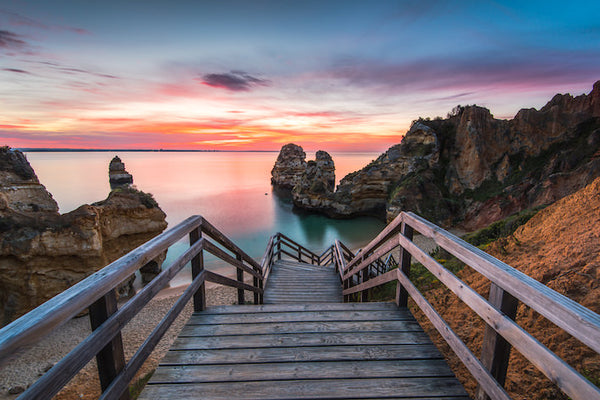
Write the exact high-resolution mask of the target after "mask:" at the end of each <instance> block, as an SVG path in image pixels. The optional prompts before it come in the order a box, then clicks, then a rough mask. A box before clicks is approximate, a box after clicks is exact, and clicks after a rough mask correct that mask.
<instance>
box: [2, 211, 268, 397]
mask: <svg viewBox="0 0 600 400" xmlns="http://www.w3.org/2000/svg"><path fill="white" fill-rule="evenodd" d="M200 232H202V233H205V234H206V236H202V235H201V233H200ZM186 235H189V236H190V247H189V248H188V249H186V250H185V251H184V252H183V254H181V255H180V256H179V257H178V258H177V259H176V260H175V261H173V262H172V263H171V265H169V266H167V267H165V268H164V269H163V270H162V271H161V273H160V274H159V275H158V276H156V277H155V278H154V279H153V280H152V281H151V282H150V283H148V284H147V285H146V286H145V287H144V288H143V289H141V290H140V291H139V292H138V293H137V294H136V295H135V296H134V297H132V298H131V299H130V300H129V301H127V302H126V303H124V304H123V305H122V307H121V308H120V309H117V307H116V303H114V300H110V299H114V289H115V287H116V286H117V285H119V284H120V283H121V282H122V281H124V280H125V279H127V278H129V277H130V276H131V275H132V274H134V273H135V272H136V270H137V269H139V268H140V267H142V266H144V265H145V264H147V263H148V262H149V261H151V260H152V259H154V258H156V256H158V255H159V254H161V253H162V252H164V251H165V250H167V249H168V248H169V247H170V246H171V245H173V244H174V243H176V242H177V241H179V240H181V239H182V238H184V237H185V236H186ZM209 239H210V240H214V241H216V242H217V243H218V244H219V245H220V246H222V247H219V246H217V245H215V244H214V243H212V242H211V241H210V240H209ZM203 251H208V252H210V253H211V254H213V255H215V256H217V257H218V258H220V259H222V260H224V261H225V262H226V263H228V264H229V265H231V266H233V267H235V269H236V270H237V271H238V280H234V279H231V278H228V277H226V276H222V275H219V274H216V273H213V272H211V271H207V270H204V269H203V268H204V262H203V256H202V254H203ZM227 251H229V252H231V253H233V255H234V256H232V255H230V254H228V253H227ZM271 253H272V251H271ZM271 257H272V256H271ZM190 261H191V262H192V267H193V268H192V270H193V280H192V283H191V284H190V285H189V286H188V287H187V288H186V290H185V291H184V292H183V294H182V295H181V296H180V298H179V299H178V300H177V302H176V303H175V305H174V306H173V307H172V308H171V310H170V311H169V312H168V313H167V315H165V317H164V318H163V320H162V321H161V322H160V323H159V324H158V326H157V327H156V328H155V329H154V331H153V332H152V333H151V335H150V336H149V337H148V338H147V339H146V341H145V342H144V344H143V345H142V346H141V347H140V349H138V351H137V352H136V353H135V355H134V356H133V357H132V359H131V360H130V361H129V362H128V363H127V364H125V362H124V360H123V348H122V346H123V345H122V342H121V340H120V335H121V330H122V329H123V327H124V326H125V324H127V323H128V322H129V321H130V320H131V319H132V318H133V317H134V316H135V315H137V314H138V313H139V311H140V310H141V309H142V307H143V306H144V305H145V304H147V303H148V302H149V301H150V300H151V299H152V298H154V296H156V294H157V293H158V292H159V291H160V290H162V289H163V288H164V287H166V285H168V283H169V281H170V280H171V279H172V278H173V277H174V276H175V275H176V274H177V273H178V272H179V271H181V269H182V268H183V267H184V266H185V265H186V264H188V263H189V262H190ZM246 263H247V264H246ZM194 265H196V267H197V269H198V268H199V270H197V271H196V272H194ZM244 272H245V273H248V274H250V275H252V277H253V284H247V283H245V282H244V280H243V273H244ZM240 277H241V278H240ZM205 281H211V282H215V283H219V284H222V285H226V286H231V287H235V288H237V289H238V291H239V292H240V293H241V297H240V298H242V299H243V293H244V290H248V291H251V292H254V294H255V296H254V301H255V303H259V302H262V295H263V292H264V290H263V283H264V277H263V269H262V268H261V265H260V264H258V263H257V262H256V261H255V260H254V259H252V258H251V257H250V256H248V255H247V254H246V253H245V252H244V251H243V250H241V249H240V248H239V247H238V246H236V245H235V244H234V243H233V242H232V241H231V240H229V239H228V238H227V237H226V236H225V235H224V234H222V233H221V232H220V231H219V230H218V229H216V228H215V227H214V226H213V225H211V224H210V223H209V222H208V221H206V220H205V219H204V218H202V217H201V216H192V217H190V218H188V219H186V220H185V221H183V222H181V223H180V224H178V225H177V226H175V227H174V228H172V229H170V230H168V231H166V232H164V233H162V234H160V235H158V236H157V237H155V238H153V239H152V240H150V241H148V242H146V243H145V244H143V245H141V246H140V247H138V248H137V249H135V250H133V251H131V252H130V253H128V254H126V255H125V256H123V257H121V258H119V259H118V260H116V261H114V262H112V263H111V264H109V265H108V266H106V267H104V268H103V269H101V270H100V271H98V272H96V273H94V274H92V275H90V276H89V277H87V278H85V279H84V280H82V281H81V282H79V283H77V284H76V285H74V286H72V287H71V288H69V289H67V290H65V291H64V292H62V293H60V294H59V295H57V296H55V297H54V298H52V299H50V300H49V301H47V302H46V303H44V304H42V305H41V306H39V307H38V308H36V309H34V310H32V311H31V312H29V313H28V314H26V315H24V316H22V317H21V318H19V319H18V320H16V321H14V322H12V323H11V324H9V325H7V326H5V327H4V328H2V329H0V362H3V361H5V360H7V359H9V358H10V357H11V356H12V355H14V354H15V353H17V352H18V351H19V350H21V349H23V348H24V347H26V346H28V345H30V344H33V343H35V342H37V341H40V340H41V339H42V338H43V337H45V336H46V335H47V334H48V333H50V332H51V331H52V330H53V329H55V328H57V327H58V326H60V325H61V324H63V323H65V322H66V321H68V320H69V319H71V318H73V317H74V316H75V315H77V314H78V313H79V312H81V311H82V310H84V309H85V308H88V307H91V306H92V305H94V306H95V305H96V304H100V303H99V301H100V300H101V299H102V298H104V299H108V303H102V304H112V305H111V306H110V307H104V306H102V307H101V308H98V311H102V309H104V308H105V309H104V311H103V312H100V313H97V312H96V311H93V307H92V308H90V317H91V318H92V320H93V321H94V318H95V319H96V323H95V324H94V323H93V326H94V330H93V331H92V333H91V334H90V335H89V336H88V337H87V338H85V339H84V340H83V341H82V342H81V343H80V344H79V345H77V346H76V347H75V348H74V349H73V350H71V352H70V353H69V354H68V355H67V356H65V357H64V358H63V359H62V360H60V361H59V362H58V363H57V364H56V365H54V366H53V367H52V368H51V369H50V370H49V371H48V372H47V373H46V374H45V375H44V376H42V377H41V378H40V379H39V380H38V381H36V382H35V383H34V384H33V385H31V386H30V387H29V388H28V389H27V390H26V391H25V392H24V393H23V394H22V395H21V396H20V397H19V399H40V398H43V399H46V398H51V397H52V396H54V395H55V394H56V393H58V391H59V390H60V389H61V388H62V387H63V386H64V385H65V384H66V383H68V382H69V381H70V380H71V378H72V377H73V376H74V375H75V374H76V373H77V372H78V371H79V370H81V368H83V367H84V366H85V365H86V364H87V363H88V362H89V361H90V360H91V359H92V358H93V357H94V356H96V357H97V360H98V363H99V368H98V369H99V373H100V378H101V379H100V381H101V383H102V389H103V394H102V397H101V398H103V399H104V398H123V399H124V398H128V394H127V392H126V389H127V385H128V384H129V382H130V380H131V379H132V378H133V377H134V375H135V373H136V372H137V371H138V370H139V368H140V367H141V365H142V364H143V362H144V360H146V358H147V357H148V356H149V355H150V353H151V352H152V350H153V349H154V347H155V346H156V344H157V343H158V341H159V340H160V338H161V337H162V336H163V335H164V334H165V332H166V331H167V330H168V328H169V326H170V325H171V324H172V323H173V321H174V320H175V318H176V317H177V316H178V315H179V314H180V312H181V311H182V310H183V307H184V306H185V304H186V303H187V302H188V301H189V300H190V299H191V298H192V297H194V298H196V297H197V296H198V293H201V297H203V296H204V292H203V291H201V290H200V289H201V288H202V287H203V285H204V282H205ZM240 293H239V294H240ZM99 299H100V300H99ZM111 302H112V303H111ZM198 304H199V305H200V308H201V309H202V308H203V307H204V305H205V304H206V302H205V300H204V299H203V298H201V299H200V300H199V301H198V302H196V300H195V301H194V305H195V306H197V305H198ZM94 310H95V309H94ZM92 311H93V312H92ZM197 311H199V310H197ZM98 318H100V320H98ZM116 338H119V340H118V341H115V340H116ZM109 343H110V345H109ZM115 346H116V347H117V350H118V351H116V352H113V351H112V350H110V351H108V352H107V349H113V348H115ZM115 357H117V358H118V357H121V361H119V360H117V359H116V358H115ZM104 364H106V365H104Z"/></svg>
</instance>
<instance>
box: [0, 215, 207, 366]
mask: <svg viewBox="0 0 600 400" xmlns="http://www.w3.org/2000/svg"><path fill="white" fill-rule="evenodd" d="M201 223H202V218H201V217H198V216H193V217H190V218H188V219H186V220H184V221H183V222H181V223H180V224H179V225H177V226H176V227H174V228H172V229H170V230H168V231H166V232H164V233H162V234H161V235H159V236H157V237H155V238H153V239H151V240H149V241H148V242H146V243H144V244H143V245H141V246H139V247H138V248H136V249H135V250H133V251H131V252H129V253H127V254H126V255H124V256H123V257H121V258H119V259H118V260H116V261H114V262H112V263H110V264H109V265H107V266H106V267H104V268H102V269H101V270H100V271H98V272H96V273H94V274H92V275H90V276H88V277H87V278H86V279H84V280H82V281H80V282H79V283H76V284H75V285H73V286H71V287H70V288H69V289H67V290H65V291H64V292H62V293H60V294H58V295H56V296H55V297H53V298H51V299H50V300H48V301H47V302H45V303H44V304H42V305H41V306H39V307H37V308H36V309H34V310H32V311H30V312H29V313H28V314H26V317H27V318H24V317H21V318H19V319H17V320H16V321H13V322H12V323H10V324H9V325H7V326H5V327H4V328H2V329H0V362H2V361H3V360H5V359H6V358H8V357H9V356H10V355H11V354H13V353H15V352H17V351H18V350H20V349H21V348H23V347H25V346H28V345H30V344H33V343H35V342H37V341H38V340H39V339H40V338H42V337H45V336H46V335H47V334H49V333H50V332H51V331H52V330H53V329H56V328H57V327H59V326H60V325H62V324H63V323H65V322H66V321H68V320H70V319H71V318H73V317H74V316H76V315H77V314H79V313H80V312H81V311H82V310H84V309H86V308H88V307H89V306H90V305H91V304H92V303H93V302H95V301H96V300H98V299H99V298H100V297H102V296H104V295H105V294H106V293H107V292H109V291H110V290H112V289H113V288H114V287H116V286H117V285H118V284H120V283H121V282H123V281H124V280H125V279H127V278H128V277H130V276H131V275H132V274H134V273H135V271H137V270H138V269H140V268H141V267H142V266H144V265H146V264H147V263H148V262H149V261H151V260H153V259H154V258H156V256H158V255H159V254H160V253H162V252H163V251H164V250H166V249H167V248H168V247H169V246H171V245H172V244H174V243H175V242H177V241H178V240H179V239H181V238H182V237H184V236H185V235H186V234H187V233H188V232H189V231H191V230H192V229H194V228H196V227H198V226H200V224H201Z"/></svg>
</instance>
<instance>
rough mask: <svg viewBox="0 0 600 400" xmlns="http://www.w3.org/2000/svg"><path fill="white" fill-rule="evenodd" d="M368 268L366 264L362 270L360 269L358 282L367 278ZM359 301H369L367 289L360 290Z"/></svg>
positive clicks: (362, 281)
mask: <svg viewBox="0 0 600 400" xmlns="http://www.w3.org/2000/svg"><path fill="white" fill-rule="evenodd" d="M369 268H370V266H367V268H363V270H362V271H360V275H361V277H362V279H361V282H360V283H364V282H366V281H368V280H369V278H370V277H369ZM360 301H361V303H366V302H368V301H369V289H365V290H363V291H361V292H360Z"/></svg>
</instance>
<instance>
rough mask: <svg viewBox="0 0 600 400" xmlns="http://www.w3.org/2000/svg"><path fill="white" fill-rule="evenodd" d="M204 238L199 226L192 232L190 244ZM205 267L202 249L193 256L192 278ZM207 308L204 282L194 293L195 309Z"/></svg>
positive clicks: (198, 310)
mask: <svg viewBox="0 0 600 400" xmlns="http://www.w3.org/2000/svg"><path fill="white" fill-rule="evenodd" d="M201 238H202V228H201V227H198V228H196V229H194V230H193V231H191V232H190V246H191V245H193V244H194V243H196V242H197V241H198V240H200V239H201ZM203 269H204V255H203V253H202V250H200V251H199V252H198V254H197V255H195V256H194V258H192V280H194V279H196V277H197V276H198V275H199V274H200V273H201V272H202V270H203ZM204 308H206V289H205V285H204V283H203V284H202V285H200V288H199V289H198V291H197V292H196V293H194V311H195V312H200V311H203V310H204Z"/></svg>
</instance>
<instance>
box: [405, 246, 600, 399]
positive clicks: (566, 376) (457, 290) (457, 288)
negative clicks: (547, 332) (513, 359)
mask: <svg viewBox="0 0 600 400" xmlns="http://www.w3.org/2000/svg"><path fill="white" fill-rule="evenodd" d="M400 242H401V245H402V246H403V247H405V248H406V249H407V250H408V251H410V252H411V254H412V255H413V256H414V257H415V258H416V259H417V260H418V261H419V262H421V264H423V265H424V266H425V267H426V268H427V269H428V270H430V271H431V272H432V273H433V274H434V275H435V276H437V277H438V279H439V280H440V281H441V282H442V283H444V285H446V287H448V289H450V290H451V291H452V292H453V293H454V294H456V296H457V297H458V298H459V299H461V300H462V301H463V302H464V303H465V304H467V305H468V306H469V307H470V308H471V309H472V310H473V311H475V312H476V313H477V315H479V316H480V317H481V318H482V319H483V320H484V321H485V322H486V323H487V324H488V325H490V326H491V327H493V328H494V330H495V331H496V332H498V334H500V335H501V336H502V337H504V338H505V339H506V340H507V341H508V342H509V343H510V344H512V345H513V347H514V348H516V349H517V350H518V351H519V352H520V353H521V354H522V355H523V356H525V357H526V358H527V359H528V360H529V361H531V363H532V364H533V365H535V366H536V367H537V368H538V369H539V370H540V371H541V372H542V373H544V375H546V376H547V377H548V378H549V379H550V380H551V381H553V382H555V383H556V384H557V386H558V387H559V388H560V389H561V390H562V391H563V392H565V393H566V394H567V395H569V396H570V397H572V398H573V399H575V400H586V399H592V398H595V397H594V396H597V397H598V398H600V389H598V387H596V386H594V385H593V384H591V383H590V382H589V381H588V380H587V379H586V378H584V377H583V376H582V375H581V374H579V373H578V372H577V371H576V370H575V369H573V368H572V367H571V366H570V365H568V364H567V363H565V362H564V361H563V360H562V359H561V358H560V357H558V356H557V355H556V354H554V353H553V352H551V351H550V350H549V349H548V348H547V347H546V346H544V345H543V344H541V343H540V342H539V341H538V340H537V339H535V338H534V337H533V336H531V335H530V334H529V333H528V332H526V331H525V330H523V328H521V327H520V326H519V325H518V324H517V323H516V322H514V321H513V320H512V319H510V318H508V317H507V316H506V315H505V314H503V313H502V312H500V311H498V309H496V308H495V307H493V306H492V305H490V304H489V303H488V302H487V301H486V300H485V299H484V298H483V297H481V296H480V295H479V294H478V293H477V292H476V291H475V290H473V289H472V288H471V287H469V286H468V285H466V284H465V283H464V282H463V281H461V280H460V279H458V278H457V277H456V276H455V275H454V274H452V273H451V272H450V271H448V270H447V269H445V268H444V267H443V266H442V265H440V264H439V263H438V262H436V261H435V260H434V259H433V258H431V257H430V256H429V255H428V254H427V253H425V252H424V251H423V250H421V249H420V248H419V247H417V246H416V245H415V244H414V243H413V242H411V241H409V240H408V239H407V238H405V237H404V236H400ZM398 276H399V277H400V276H402V277H404V278H403V279H404V280H408V279H407V278H406V276H405V275H404V274H399V275H398ZM411 296H412V294H411ZM461 343H462V342H461ZM478 361H479V360H478ZM467 368H468V366H467ZM486 373H487V371H486ZM474 376H475V378H476V379H477V378H478V376H476V375H475V374H474ZM482 377H483V376H482ZM478 381H479V379H478ZM494 382H496V381H495V380H494ZM479 383H480V384H481V385H482V386H483V387H484V390H485V391H486V392H487V393H488V394H489V395H490V397H492V394H491V393H490V392H489V391H488V388H487V387H486V384H485V382H482V381H479Z"/></svg>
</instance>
